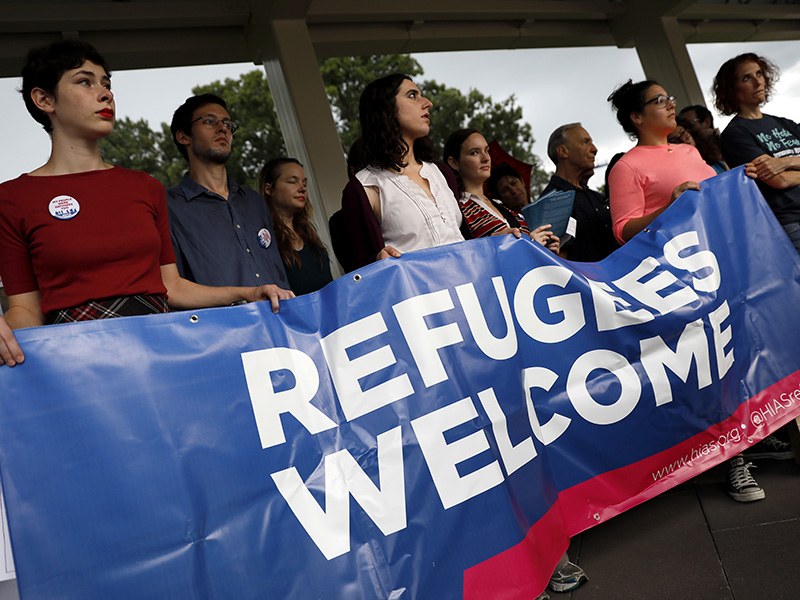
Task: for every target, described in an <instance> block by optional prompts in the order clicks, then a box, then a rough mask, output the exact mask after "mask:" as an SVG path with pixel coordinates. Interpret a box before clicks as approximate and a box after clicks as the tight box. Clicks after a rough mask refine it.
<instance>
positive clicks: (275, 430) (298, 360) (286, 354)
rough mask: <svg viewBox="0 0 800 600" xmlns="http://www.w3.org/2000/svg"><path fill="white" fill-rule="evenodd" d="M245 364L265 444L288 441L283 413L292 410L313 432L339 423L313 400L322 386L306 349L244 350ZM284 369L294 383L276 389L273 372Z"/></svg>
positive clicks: (257, 422)
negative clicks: (289, 387) (292, 378)
mask: <svg viewBox="0 0 800 600" xmlns="http://www.w3.org/2000/svg"><path fill="white" fill-rule="evenodd" d="M242 365H243V366H244V377H245V380H246V381H247V391H248V392H249V393H250V402H251V404H252V405H253V414H254V415H255V417H256V426H257V428H258V435H259V436H260V438H261V447H262V448H269V447H271V446H277V445H278V444H283V443H284V442H285V441H286V437H285V436H284V434H283V426H282V425H281V415H282V414H283V413H290V414H291V415H292V416H294V418H295V419H297V420H298V421H300V423H302V424H303V427H305V428H306V429H308V431H309V432H310V433H312V434H314V433H319V432H320V431H325V430H326V429H333V428H334V427H336V423H335V422H333V421H331V420H330V419H329V418H328V417H327V416H326V415H325V414H324V413H323V412H322V411H320V410H319V409H318V408H316V407H315V406H313V405H312V404H311V400H312V399H313V398H314V395H315V394H316V393H317V390H318V389H319V374H318V373H317V367H316V365H315V364H314V361H313V360H311V357H310V356H308V355H307V354H305V353H304V352H301V351H300V350H295V349H294V348H267V349H266V350H255V351H253V352H242ZM282 370H286V371H289V372H291V374H292V376H293V377H294V387H292V388H291V389H287V390H284V391H281V392H276V391H275V387H274V386H273V384H272V378H271V375H272V373H276V372H278V371H282Z"/></svg>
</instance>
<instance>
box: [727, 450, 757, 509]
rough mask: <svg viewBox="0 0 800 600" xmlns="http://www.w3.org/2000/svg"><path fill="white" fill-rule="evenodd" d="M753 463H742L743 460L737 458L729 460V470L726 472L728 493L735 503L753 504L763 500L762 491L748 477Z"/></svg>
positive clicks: (750, 476)
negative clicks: (755, 501)
mask: <svg viewBox="0 0 800 600" xmlns="http://www.w3.org/2000/svg"><path fill="white" fill-rule="evenodd" d="M752 466H753V463H746V462H744V458H742V457H741V456H737V457H736V458H734V459H732V460H731V469H730V471H728V493H729V494H730V495H731V498H733V499H734V500H736V501H737V502H753V501H754V500H762V499H763V498H764V495H765V494H764V490H762V489H761V488H760V487H758V484H757V483H756V480H755V479H753V476H752V475H750V467H752Z"/></svg>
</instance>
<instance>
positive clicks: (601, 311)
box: [587, 279, 655, 331]
mask: <svg viewBox="0 0 800 600" xmlns="http://www.w3.org/2000/svg"><path fill="white" fill-rule="evenodd" d="M587 281H588V282H589V288H590V289H591V290H592V302H593V304H594V313H595V317H596V319H597V331H612V330H614V329H619V328H620V327H627V326H629V325H638V324H640V323H647V322H648V321H652V320H653V319H655V317H654V316H653V313H651V312H649V311H648V310H647V309H644V308H640V309H639V310H637V311H631V310H628V307H629V306H630V305H631V304H630V302H628V301H626V300H624V299H622V298H620V297H619V296H617V295H615V294H614V290H613V289H611V286H610V285H608V284H607V283H606V282H605V281H592V280H591V279H588V280H587ZM617 304H619V305H620V306H621V307H622V308H621V309H620V308H617Z"/></svg>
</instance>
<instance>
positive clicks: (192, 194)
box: [167, 173, 289, 290]
mask: <svg viewBox="0 0 800 600" xmlns="http://www.w3.org/2000/svg"><path fill="white" fill-rule="evenodd" d="M167 208H168V210H169V226H170V231H171V233H172V246H173V247H174V249H175V257H176V258H177V264H178V272H179V273H180V274H181V277H185V278H186V279H189V280H190V281H195V282H197V283H200V284H203V285H215V286H222V285H242V286H256V285H264V284H267V283H274V284H275V285H277V286H279V287H282V288H284V289H287V290H288V289H289V283H288V280H287V278H286V271H285V270H284V268H283V261H282V260H281V256H280V253H279V252H278V244H277V242H276V241H275V236H274V233H273V228H272V218H271V217H270V215H269V210H268V209H267V204H266V202H265V201H264V199H263V198H262V197H261V196H260V195H259V194H258V193H257V192H256V191H254V190H251V189H250V188H247V187H244V186H240V185H239V184H237V183H236V182H235V181H234V180H233V179H231V178H230V177H228V198H227V199H225V198H223V197H222V196H220V195H219V194H215V193H214V192H211V191H209V190H208V189H206V188H205V187H203V186H202V185H200V184H199V183H197V182H196V181H194V180H193V179H192V178H191V177H189V174H188V173H187V174H186V175H184V176H183V179H182V180H181V182H180V183H179V184H178V185H176V186H174V187H171V188H168V189H167Z"/></svg>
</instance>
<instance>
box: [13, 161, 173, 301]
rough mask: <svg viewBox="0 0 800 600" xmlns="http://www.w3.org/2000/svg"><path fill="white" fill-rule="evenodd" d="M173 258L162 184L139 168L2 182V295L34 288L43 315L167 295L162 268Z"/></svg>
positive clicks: (25, 176) (26, 177) (118, 168)
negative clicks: (124, 299) (113, 300)
mask: <svg viewBox="0 0 800 600" xmlns="http://www.w3.org/2000/svg"><path fill="white" fill-rule="evenodd" d="M174 262H175V254H174V252H173V250H172V241H171V239H170V234H169V221H168V218H167V205H166V199H165V195H164V188H163V187H162V186H161V184H160V183H159V182H158V181H156V180H155V179H153V178H152V177H150V176H149V175H147V174H145V173H142V172H140V171H130V170H128V169H123V168H121V167H114V168H113V169H107V170H102V171H88V172H85V173H74V174H70V175H54V176H49V177H36V176H30V175H22V176H21V177H18V178H17V179H13V180H11V181H7V182H5V183H3V184H2V185H0V276H1V277H2V278H3V283H4V285H5V289H6V293H7V294H8V295H13V294H22V293H25V292H32V291H35V290H39V292H40V294H41V296H42V312H43V313H44V314H45V315H46V314H48V313H49V312H51V311H53V310H58V309H62V308H69V307H72V306H78V305H80V304H84V303H86V302H88V301H89V300H98V299H102V298H110V297H114V296H130V295H135V294H166V289H165V288H164V283H163V282H162V280H161V269H160V267H161V265H166V264H170V263H174Z"/></svg>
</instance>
